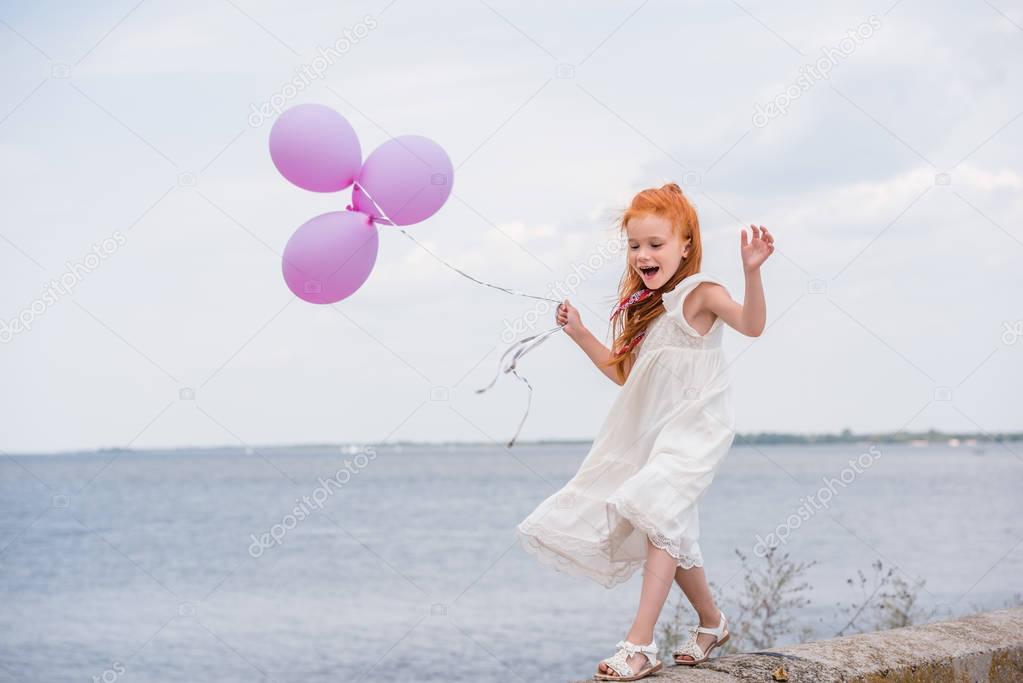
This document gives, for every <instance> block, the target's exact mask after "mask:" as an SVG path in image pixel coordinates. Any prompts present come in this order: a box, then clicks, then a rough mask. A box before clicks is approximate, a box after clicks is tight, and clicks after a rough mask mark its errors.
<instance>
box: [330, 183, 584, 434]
mask: <svg viewBox="0 0 1023 683" xmlns="http://www.w3.org/2000/svg"><path fill="white" fill-rule="evenodd" d="M354 185H355V187H357V188H358V189H359V190H360V191H361V192H362V193H363V194H364V195H366V198H367V199H369V201H370V202H372V204H373V207H374V208H375V209H376V210H377V212H378V213H379V214H380V215H379V216H371V217H370V221H372V222H380V221H386V223H387V224H388V225H391V226H393V227H396V228H398V229H399V230H401V232H402V234H404V235H405V236H406V237H408V238H409V239H410V240H412V241H413V242H414V243H415V244H416V245H417V246H418V247H419V248H421V249H423V250H424V251H426V252H427V253H428V254H430V256H432V257H434V258H435V259H437V260H438V261H440V262H441V263H443V264H444V265H446V266H447V267H448V268H451V269H452V270H453V271H455V272H456V273H458V274H459V275H463V276H464V277H467V278H469V279H470V280H472V281H473V282H476V283H478V284H481V285H486V286H487V287H493V288H494V289H499V290H501V291H502V292H506V293H508V294H512V295H515V296H524V297H528V298H530V299H540V300H541V301H553V302H554V303H556V304H559V305H560V304H561V302H560V301H558V300H556V299H551V298H550V297H546V296H534V295H532V294H526V293H525V292H519V291H517V290H513V289H509V288H507V287H501V286H499V285H493V284H490V283H489V282H484V281H482V280H478V279H476V278H474V277H473V276H472V275H469V274H468V273H466V272H464V271H462V270H460V269H459V268H456V267H455V266H453V265H451V264H450V263H448V262H447V261H445V260H444V259H442V258H441V257H439V256H437V255H436V254H434V253H433V252H432V251H430V250H429V249H427V248H426V247H425V246H423V245H422V244H421V243H420V242H419V240H417V239H415V238H414V237H412V235H410V234H408V233H407V232H406V231H405V230H404V228H402V227H401V226H400V225H398V224H397V223H395V222H394V221H393V220H391V218H390V217H389V216H388V215H387V213H386V212H385V211H384V210H383V209H382V208H381V207H380V205H379V204H377V203H376V200H374V199H373V196H372V195H371V194H370V193H369V192H367V191H366V188H365V187H364V186H363V185H362V184H361V183H360V182H359V181H358V180H356V181H354ZM353 203H354V201H353ZM347 208H348V210H349V211H354V210H355V209H354V208H353V205H352V204H349V205H348V207H347ZM562 327H564V325H561V324H560V323H559V324H557V325H555V326H554V327H552V328H550V329H549V330H546V331H545V332H541V333H539V334H534V335H532V336H530V337H525V338H523V339H520V340H518V341H517V342H515V343H514V344H512V345H511V346H510V347H508V349H507V350H506V351H505V352H504V353H503V354H501V358H500V360H499V361H498V365H497V373H496V374H495V375H494V379H493V380H491V381H490V384H488V385H487V386H485V387H483V388H482V389H476V393H477V394H482V393H483V392H485V391H487V390H488V389H490V388H491V387H492V386H494V384H495V383H496V382H497V380H498V378H499V377H500V376H501V374H502V373H504V374H507V373H509V372H510V373H512V374H513V375H515V376H516V377H517V378H519V379H520V380H521V381H522V382H523V383H524V384H525V385H526V387H527V388H528V389H529V394H528V396H527V399H526V411H525V413H524V414H523V415H522V420H520V421H519V427H518V429H516V430H515V435H514V436H512V438H511V441H509V442H508V444H507V446H506V448H511V447H512V445H513V444H514V443H515V440H516V439H517V438H518V437H519V432H521V431H522V426H523V425H524V424H525V423H526V417H527V416H528V415H529V407H530V405H531V404H532V402H533V385H531V384H530V383H529V381H528V380H527V379H526V378H525V377H523V376H522V375H520V374H519V373H518V372H516V369H517V368H516V364H517V363H518V361H519V359H520V358H522V357H523V356H525V355H526V354H527V353H529V352H530V351H532V350H533V349H535V348H536V347H537V346H539V345H540V344H542V343H543V342H544V341H546V340H547V338H548V337H549V336H550V335H552V334H554V333H555V332H557V331H558V330H560V329H561V328H562ZM508 354H512V356H511V361H510V362H509V363H508V364H507V366H506V365H505V359H506V358H507V357H508Z"/></svg>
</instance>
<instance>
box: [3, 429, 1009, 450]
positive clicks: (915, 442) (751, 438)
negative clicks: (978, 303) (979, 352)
mask: <svg viewBox="0 0 1023 683" xmlns="http://www.w3.org/2000/svg"><path fill="white" fill-rule="evenodd" d="M1020 441H1023V432H999V433H994V434H988V433H983V432H980V433H978V432H966V433H960V432H939V431H936V430H933V429H932V430H929V431H926V432H885V433H875V434H855V433H853V432H852V431H850V430H848V429H846V430H843V431H842V432H840V433H837V434H836V433H831V434H790V433H784V432H777V433H774V432H757V433H748V434H746V433H742V432H740V433H737V434H736V437H735V442H734V444H733V446H746V445H754V446H758V445H759V446H774V445H786V444H788V445H806V446H811V445H820V444H861V443H876V444H899V445H905V446H949V447H951V448H971V447H975V446H980V445H985V444H999V443H1016V442H1020ZM592 442H593V440H592V439H538V440H534V441H528V440H522V441H518V442H517V443H516V446H515V448H522V447H525V446H558V445H562V446H585V445H588V444H591V443H592ZM396 447H397V448H402V449H404V448H409V449H417V448H459V449H461V448H500V449H503V448H504V446H503V445H502V444H499V443H495V442H491V441H387V442H383V443H374V442H357V443H344V442H337V443H312V444H278V445H261V446H228V445H222V446H178V447H170V448H117V447H114V448H99V449H92V450H83V451H75V450H71V451H50V452H29V453H8V454H7V455H9V456H16V455H22V456H30V455H88V454H108V453H181V452H204V451H206V452H212V451H220V452H224V453H227V452H235V451H242V452H245V453H246V454H248V453H250V452H251V453H255V452H257V451H261V450H262V451H283V450H287V451H303V450H304V451H308V450H336V451H340V452H346V453H350V454H353V455H354V454H355V453H358V452H359V451H360V450H362V449H365V448H386V449H393V448H396Z"/></svg>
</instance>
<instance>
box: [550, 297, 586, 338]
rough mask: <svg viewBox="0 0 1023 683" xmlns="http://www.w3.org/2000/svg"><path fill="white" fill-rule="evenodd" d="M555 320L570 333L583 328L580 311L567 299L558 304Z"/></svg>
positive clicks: (572, 333)
mask: <svg viewBox="0 0 1023 683" xmlns="http://www.w3.org/2000/svg"><path fill="white" fill-rule="evenodd" d="M555 320H557V322H558V324H559V325H561V326H562V329H563V330H564V331H565V332H566V333H567V334H568V335H569V336H571V335H574V334H575V333H576V332H579V331H580V330H582V329H583V324H582V321H581V320H580V319H579V311H578V310H576V308H575V307H574V306H573V305H572V304H570V303H568V299H565V300H564V301H563V302H561V303H560V304H559V305H558V311H557V314H556V315H555Z"/></svg>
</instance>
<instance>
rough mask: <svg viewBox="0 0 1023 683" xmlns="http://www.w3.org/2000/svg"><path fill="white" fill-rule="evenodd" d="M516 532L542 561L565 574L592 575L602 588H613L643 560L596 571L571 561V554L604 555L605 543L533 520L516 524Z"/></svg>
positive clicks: (528, 548) (526, 548)
mask: <svg viewBox="0 0 1023 683" xmlns="http://www.w3.org/2000/svg"><path fill="white" fill-rule="evenodd" d="M516 536H517V537H518V539H519V542H520V543H521V545H522V547H523V548H524V549H525V550H526V551H527V552H528V553H529V554H530V555H533V556H534V557H536V558H537V559H538V560H539V561H540V562H541V563H543V564H545V565H547V566H549V567H552V568H554V570H555V571H558V572H561V573H564V574H570V575H572V576H577V577H582V578H589V579H593V580H594V581H596V582H597V583H599V584H601V585H602V586H604V587H605V588H612V587H614V586H616V585H618V584H620V583H624V582H625V581H628V579H629V577H631V576H632V575H633V574H634V573H635V572H636V570H637V569H639V567H640V566H642V564H643V561H642V560H638V561H635V562H622V563H621V567H619V568H618V569H616V570H614V571H612V572H611V573H603V572H598V571H595V570H590V569H587V568H586V567H584V566H583V565H580V564H579V563H577V562H574V561H573V560H572V559H571V557H573V556H579V555H587V556H591V557H602V558H605V559H606V558H607V557H608V554H609V553H608V547H607V543H605V544H603V545H600V546H597V545H595V544H593V543H590V542H587V541H582V540H580V539H577V538H571V537H569V536H566V535H565V534H562V533H559V532H557V531H554V530H553V529H549V528H547V527H545V526H543V525H539V524H533V523H530V524H525V523H522V524H519V526H518V527H517V528H516ZM540 536H543V539H544V540H542V541H541V540H540Z"/></svg>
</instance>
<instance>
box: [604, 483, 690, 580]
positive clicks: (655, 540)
mask: <svg viewBox="0 0 1023 683" xmlns="http://www.w3.org/2000/svg"><path fill="white" fill-rule="evenodd" d="M607 504H608V505H613V506H614V507H615V508H616V509H617V510H618V514H620V515H621V516H622V517H625V518H626V519H627V520H629V521H630V522H631V523H632V526H634V527H636V528H637V529H639V530H640V531H642V532H643V533H645V534H646V535H647V538H649V539H650V543H652V544H653V545H654V546H656V547H658V548H660V549H661V550H664V551H665V552H667V553H668V554H669V555H671V556H672V557H674V558H675V559H676V560H677V564H678V566H679V567H682V568H683V569H692V568H693V567H702V566H703V555H702V554H701V553H700V552H699V551H698V550H697V552H695V553H686V552H683V550H682V544H681V542H680V541H678V540H676V539H673V538H671V537H669V536H666V535H664V534H662V533H661V532H660V531H658V530H657V527H656V526H655V525H654V523H653V521H651V520H650V518H649V517H647V516H646V515H644V514H643V513H642V512H640V511H639V510H637V509H636V508H635V507H633V506H632V505H631V504H630V503H629V502H628V501H626V500H624V499H623V498H621V497H620V496H617V495H612V496H611V497H610V498H608V500H607Z"/></svg>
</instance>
